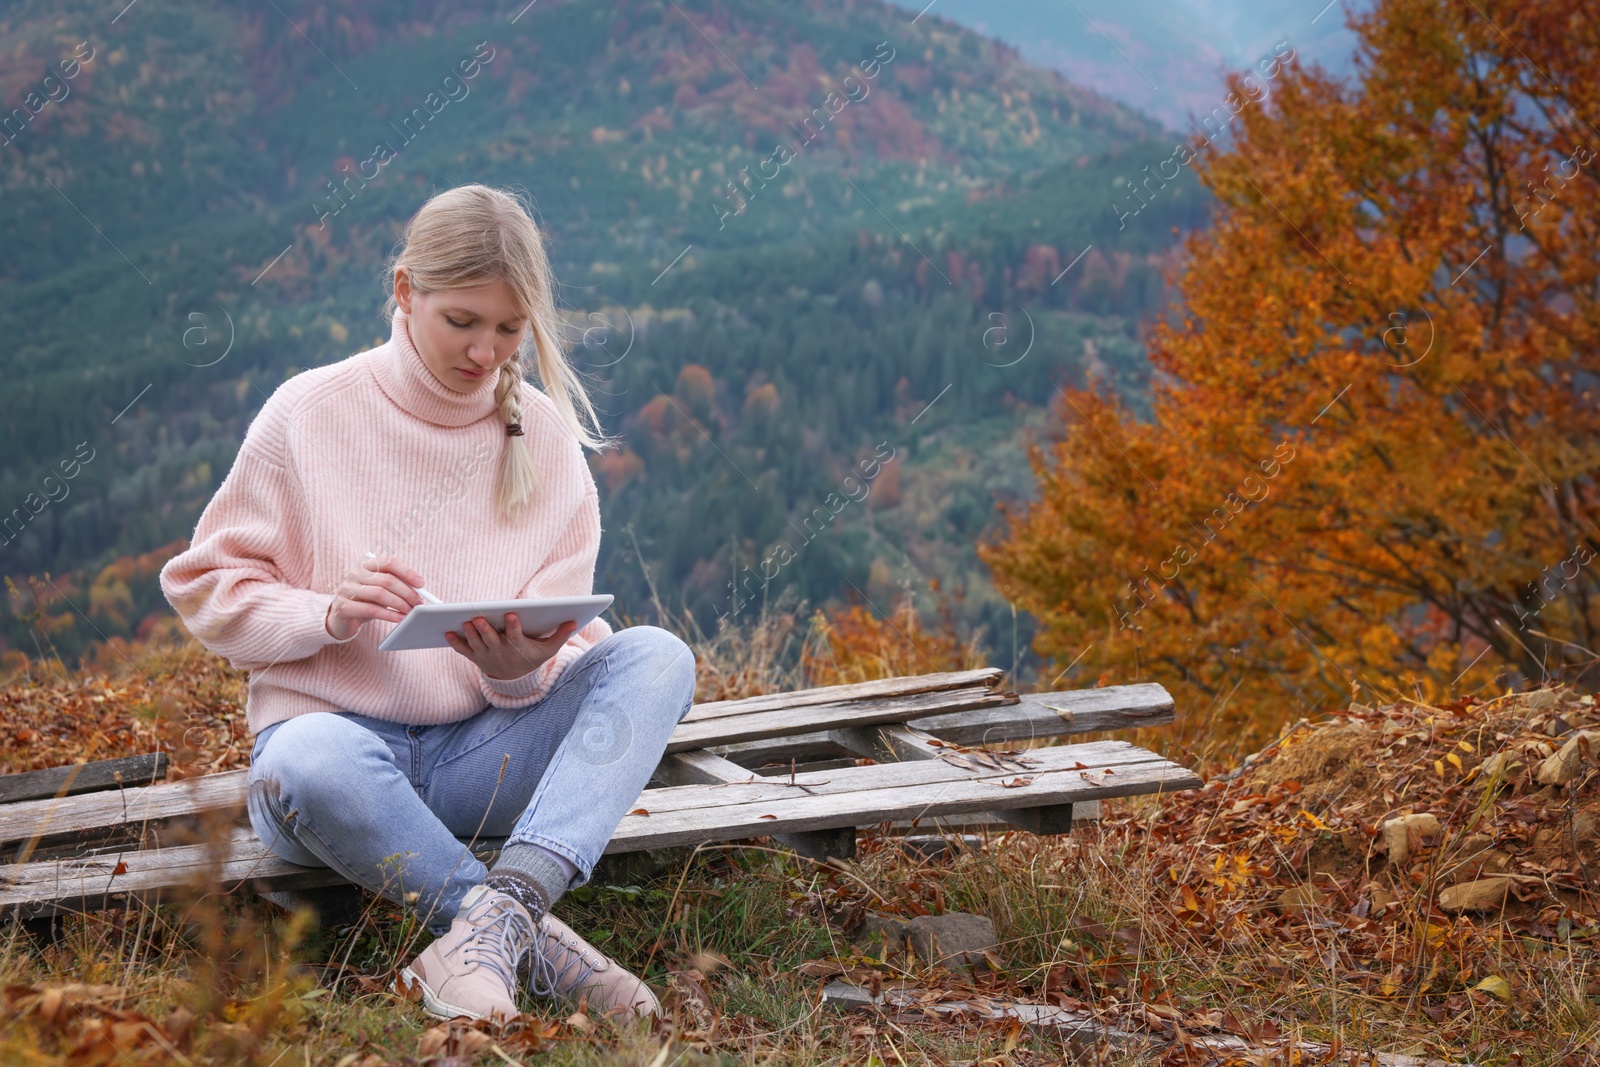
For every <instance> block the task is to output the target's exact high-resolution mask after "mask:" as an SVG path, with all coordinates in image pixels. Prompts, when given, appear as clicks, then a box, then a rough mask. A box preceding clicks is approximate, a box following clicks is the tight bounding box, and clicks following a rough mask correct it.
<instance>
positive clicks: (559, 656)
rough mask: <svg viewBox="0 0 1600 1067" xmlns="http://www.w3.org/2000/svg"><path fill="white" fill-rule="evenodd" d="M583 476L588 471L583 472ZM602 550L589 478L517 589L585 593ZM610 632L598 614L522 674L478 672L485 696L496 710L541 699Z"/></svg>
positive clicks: (532, 593) (537, 593)
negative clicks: (546, 551)
mask: <svg viewBox="0 0 1600 1067" xmlns="http://www.w3.org/2000/svg"><path fill="white" fill-rule="evenodd" d="M585 474H587V469H586V470H585ZM599 554H600V497H599V494H598V493H597V492H596V490H595V488H594V485H593V482H592V481H591V482H590V486H589V492H588V493H587V494H585V496H584V498H583V503H581V504H579V505H578V509H577V511H576V512H575V513H574V514H573V516H572V519H571V521H569V522H568V523H567V528H566V530H564V531H563V532H562V534H561V537H560V539H559V540H557V542H556V544H555V546H554V548H553V549H552V550H551V552H550V558H549V559H548V560H547V561H546V562H545V564H544V566H542V567H540V568H539V570H538V572H537V573H535V574H534V576H533V577H532V578H530V579H528V584H527V585H525V586H524V587H523V588H522V589H521V590H520V591H519V592H518V593H517V597H518V598H519V599H522V598H527V597H533V596H587V595H589V594H590V593H592V592H594V565H595V560H596V558H597V557H598V556H599ZM609 636H611V625H610V624H609V623H607V622H606V621H605V619H603V618H596V619H594V620H592V621H591V622H590V623H589V624H588V625H586V626H584V627H583V628H582V629H580V630H578V631H577V632H576V633H574V634H573V635H572V636H571V637H569V638H567V642H566V644H564V645H562V646H561V648H560V649H559V650H558V651H557V652H556V654H555V655H554V656H551V657H550V658H549V659H547V660H545V661H544V662H543V663H542V664H540V665H539V666H538V667H537V668H535V669H534V670H531V671H529V672H528V673H527V674H524V675H522V676H521V677H520V678H491V677H489V676H488V675H487V674H484V673H483V672H482V671H481V670H480V671H479V672H478V684H479V688H480V689H482V691H483V696H484V699H485V700H487V701H488V702H489V703H490V704H491V705H493V706H494V707H497V708H515V707H522V706H523V705H526V704H533V703H536V702H538V701H540V700H543V699H544V698H545V696H546V695H547V694H548V693H549V692H550V689H551V687H553V686H554V685H555V684H556V679H558V678H560V677H561V673H562V672H563V671H565V670H566V669H567V667H568V666H569V665H570V664H571V663H572V661H573V660H575V659H577V658H578V657H579V656H581V655H583V654H584V652H586V651H588V650H589V649H590V648H592V647H594V646H595V645H597V644H599V643H600V642H601V641H603V640H605V639H606V638H607V637H609Z"/></svg>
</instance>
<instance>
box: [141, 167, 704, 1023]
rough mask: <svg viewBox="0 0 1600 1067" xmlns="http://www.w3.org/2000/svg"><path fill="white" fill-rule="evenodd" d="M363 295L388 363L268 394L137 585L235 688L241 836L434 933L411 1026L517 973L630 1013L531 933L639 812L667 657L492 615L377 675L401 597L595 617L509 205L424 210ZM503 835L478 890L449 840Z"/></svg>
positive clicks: (682, 669)
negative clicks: (332, 875)
mask: <svg viewBox="0 0 1600 1067" xmlns="http://www.w3.org/2000/svg"><path fill="white" fill-rule="evenodd" d="M389 276H390V277H391V278H392V281H393V287H394V292H393V296H392V299H391V300H390V302H389V305H388V313H389V315H390V319H391V334H390V337H389V340H388V341H387V342H386V343H384V344H382V345H380V346H378V347H376V348H373V349H370V350H368V351H365V352H361V353H358V354H357V355H354V356H351V357H350V358H348V359H345V360H342V361H340V362H337V363H333V364H330V365H327V366H322V367H318V368H315V369H313V370H308V371H305V372H304V373H301V374H298V375H296V376H295V377H293V378H291V379H289V380H288V381H286V382H285V383H284V384H282V385H281V386H279V387H278V389H277V390H276V391H275V392H274V393H273V395H272V396H271V397H270V398H269V399H268V400H267V402H266V404H265V405H264V406H263V407H262V409H261V411H260V413H259V414H258V415H257V416H256V417H255V419H254V420H253V421H252V422H251V424H250V428H249V431H248V432H247V433H246V435H245V440H244V443H243V444H242V445H241V447H240V449H239V455H238V458H237V459H236V460H235V461H234V464H233V467H232V469H231V470H230V471H229V472H228V476H227V478H226V479H224V480H223V483H222V485H221V487H220V488H219V489H218V490H217V494H216V496H215V497H214V498H213V499H212V500H211V502H210V504H209V505H207V507H206V510H205V512H204V514H202V515H201V516H200V521H199V524H198V525H197V526H196V528H195V534H194V539H193V541H192V543H191V545H190V547H189V548H188V549H187V550H186V551H184V552H182V553H180V554H179V555H177V556H176V557H174V558H173V559H172V560H170V561H169V562H168V563H167V565H166V566H165V567H164V568H162V571H161V588H162V590H163V592H164V593H165V594H166V596H167V599H168V600H169V601H171V603H172V605H173V607H174V608H175V609H176V610H177V612H178V613H179V614H180V615H181V616H182V618H183V620H184V622H185V623H186V625H187V626H188V628H189V630H190V632H192V633H193V634H194V635H195V636H196V637H197V638H198V639H199V640H200V641H201V642H203V643H204V644H205V645H206V647H208V648H210V649H211V650H212V651H214V652H216V653H218V654H220V655H223V656H226V657H228V659H229V660H230V661H231V662H232V663H233V664H234V666H236V667H239V668H243V669H248V670H249V671H250V688H249V700H248V704H247V709H246V711H247V719H248V722H249V725H250V729H251V732H252V734H253V735H254V746H253V748H252V751H251V754H250V758H251V768H250V774H249V790H248V805H247V806H248V809H249V814H250V822H251V824H252V825H253V826H254V828H255V831H256V833H257V835H258V836H259V837H260V838H261V840H262V841H263V842H264V843H265V844H266V845H267V847H268V848H269V849H270V850H271V851H272V852H273V853H275V854H276V855H278V856H280V857H282V858H283V859H286V860H288V861H290V862H291V863H297V864H302V865H304V866H307V867H316V866H326V867H331V868H333V869H334V870H336V871H338V872H339V873H340V874H341V875H343V876H344V877H345V878H347V879H349V880H350V881H352V882H356V883H358V884H360V885H363V886H366V887H367V888H368V889H371V890H372V891H373V892H375V893H379V894H381V895H382V896H384V897H387V898H388V899H390V900H393V901H396V902H398V903H402V904H407V905H411V906H413V907H414V908H415V909H416V911H417V913H418V915H419V916H420V917H421V919H422V920H423V922H424V923H425V924H426V925H427V927H428V928H429V930H430V931H432V932H433V933H436V934H439V935H440V936H439V937H438V939H437V940H435V941H434V942H433V943H432V944H430V945H429V946H428V947H427V948H426V949H424V950H423V951H422V952H421V953H420V954H419V955H418V956H417V957H416V958H415V959H414V960H412V961H411V962H410V963H409V964H408V965H407V966H406V967H405V968H404V969H403V971H402V972H401V977H402V979H403V981H404V982H406V983H408V984H409V985H411V986H412V987H413V988H416V989H419V990H420V992H421V994H422V1002H423V1004H424V1006H425V1007H426V1008H427V1010H428V1011H429V1012H430V1013H431V1014H433V1015H436V1016H439V1017H443V1018H449V1017H452V1016H457V1015H465V1016H468V1017H471V1018H487V1017H497V1018H502V1019H503V1018H510V1017H514V1016H515V1015H516V1014H517V1008H516V994H517V966H518V962H519V960H520V959H521V958H522V957H523V956H524V955H527V956H528V957H529V959H530V963H531V967H530V971H531V976H532V987H533V991H534V992H535V993H536V994H539V995H550V994H556V995H561V996H564V997H568V998H574V997H577V996H578V995H580V994H587V996H588V1004H589V1006H590V1007H591V1009H595V1010H600V1011H609V1010H612V1009H617V1013H618V1014H620V1015H626V1014H629V1013H633V1014H637V1015H647V1014H652V1013H654V1012H656V1011H658V1010H659V1007H660V1005H659V1003H658V1002H657V1000H656V998H655V996H654V995H653V994H652V993H651V992H650V990H649V989H648V988H647V987H646V986H645V985H644V983H643V982H641V981H640V980H639V979H638V978H636V977H634V976H633V975H631V974H629V973H628V972H627V971H625V970H624V969H623V968H622V967H620V966H618V965H617V964H616V963H615V961H613V960H611V959H609V958H608V957H606V956H605V955H603V954H602V953H600V952H598V951H597V950H596V949H594V948H593V947H591V946H590V945H588V944H587V943H586V942H584V941H583V940H582V939H581V938H579V937H578V935H577V934H575V933H573V932H572V930H570V929H569V928H568V927H567V926H566V925H564V924H563V923H562V922H560V920H558V919H556V918H555V917H554V916H553V915H551V914H550V911H549V909H550V907H551V906H552V905H553V904H554V903H555V902H556V900H557V898H559V897H560V896H561V894H562V893H563V892H565V891H566V890H567V889H569V888H573V887H575V886H579V885H582V884H584V883H585V882H586V881H588V879H589V876H590V873H591V871H592V869H593V866H594V863H595V861H596V860H598V859H599V857H600V854H601V852H602V851H603V850H604V848H605V845H606V843H607V841H609V840H610V838H611V835H612V834H613V833H614V832H615V831H616V827H617V824H618V823H619V822H620V821H621V820H622V816H623V814H624V813H625V812H627V811H628V809H629V808H631V807H632V806H633V805H634V803H635V802H636V801H637V799H638V797H639V793H640V791H641V790H642V789H643V788H644V786H645V784H646V782H647V781H648V780H649V778H650V774H651V772H652V771H653V770H654V769H655V767H656V764H657V762H658V761H659V760H660V758H661V754H662V752H663V751H664V750H665V747H666V743H667V738H668V736H669V735H670V734H671V733H672V729H673V727H674V726H676V725H677V724H678V722H679V720H680V719H682V718H683V716H684V715H685V714H686V713H687V712H688V710H689V707H690V704H691V702H692V700H693V696H694V656H693V654H692V653H691V652H690V651H689V649H688V647H687V646H685V645H684V643H683V642H682V641H680V640H678V638H676V637H674V636H673V635H671V634H669V633H667V632H666V631H665V630H661V629H658V628H656V627H652V626H635V627H629V628H627V629H623V630H619V631H617V632H615V633H613V632H612V630H611V627H610V626H608V625H607V624H606V622H605V621H604V620H603V619H596V620H594V621H593V622H591V623H589V624H588V625H587V626H585V627H583V629H582V630H579V631H577V632H574V628H573V625H572V624H571V623H566V624H563V625H562V626H561V627H560V628H558V629H557V630H556V631H555V632H554V633H552V634H550V635H547V636H545V637H544V638H543V639H535V638H528V637H525V636H523V634H522V628H521V626H520V625H519V624H518V623H517V620H516V618H515V616H512V615H508V616H507V617H506V618H505V619H504V620H488V619H485V618H483V617H482V616H480V617H478V618H477V619H474V620H473V621H472V622H470V623H468V624H467V626H466V627H465V628H464V629H465V632H464V633H460V634H451V635H449V637H448V638H447V640H448V641H449V643H450V647H449V648H440V649H426V650H417V651H410V652H394V653H381V652H379V651H378V650H377V648H378V643H379V642H380V641H381V640H382V639H383V637H384V636H385V635H386V634H387V633H389V632H390V631H391V630H392V629H393V628H394V626H395V625H396V624H398V623H399V622H400V620H402V619H403V618H405V616H406V613H407V612H408V611H409V610H410V609H411V608H412V607H414V606H415V605H417V604H419V603H421V602H422V598H421V597H420V596H419V595H418V592H417V590H418V589H419V588H422V587H423V586H424V584H426V587H427V588H428V589H429V590H430V591H432V592H434V593H436V594H437V595H439V597H440V598H441V599H443V600H446V601H470V600H490V599H506V598H512V597H516V598H522V597H533V596H572V595H579V594H587V593H591V592H593V589H592V584H593V581H594V565H595V557H596V554H597V552H598V551H599V541H600V511H599V502H598V496H597V493H596V489H595V484H594V479H593V478H592V476H591V475H590V473H589V468H588V465H587V464H586V462H585V460H584V455H583V446H586V445H587V446H589V447H594V448H603V447H605V446H606V444H607V442H606V441H605V440H604V439H603V438H601V437H600V436H599V435H598V434H596V433H594V432H591V427H593V426H595V425H596V424H597V422H598V420H597V418H596V416H595V412H594V408H593V407H592V405H591V404H590V402H589V400H588V397H587V396H586V395H585V394H584V391H583V387H582V383H581V381H580V380H579V378H578V375H577V373H576V372H575V371H574V370H573V369H572V368H571V367H570V366H569V365H568V363H567V362H566V359H565V356H564V354H563V352H562V349H561V347H560V344H559V342H558V339H557V330H558V328H559V326H560V323H559V321H558V319H557V318H556V313H555V303H554V297H553V292H554V277H553V275H552V272H551V269H550V265H549V261H548V259H547V257H546V254H545V249H544V244H543V238H542V235H541V234H540V232H539V229H538V227H537V226H536V225H535V223H534V221H533V219H532V218H531V217H530V215H529V214H528V213H527V211H526V210H525V209H524V208H523V206H522V204H521V202H520V201H519V200H517V199H516V198H515V197H513V196H511V195H509V194H507V193H505V192H502V191H500V190H497V189H491V188H487V187H485V186H482V185H466V186H462V187H460V188H456V189H451V190H448V191H446V192H443V193H440V194H439V195H437V196H435V197H433V198H432V199H431V200H429V201H428V202H427V203H426V204H425V205H424V206H423V207H422V209H421V210H420V211H419V212H418V213H417V215H416V217H415V218H413V219H412V220H411V222H410V223H409V224H408V226H407V228H406V234H405V238H404V242H403V249H402V251H401V252H400V253H399V254H398V255H397V256H396V257H395V259H394V261H393V262H392V263H391V264H390V267H389ZM530 353H531V355H532V358H533V359H536V360H537V367H538V373H539V379H540V382H541V384H542V385H543V390H542V391H541V390H540V389H536V388H534V387H533V386H532V385H531V384H529V383H528V382H526V381H524V379H523V373H524V360H525V359H527V358H528V356H529V354H530ZM580 409H581V414H580ZM490 460H497V461H498V462H497V463H490V462H489V461H490ZM491 621H492V622H493V623H495V624H497V625H491ZM502 629H503V630H504V635H502V634H501V632H500V631H501V630H502ZM501 836H503V837H506V838H507V841H506V844H505V846H504V847H503V848H502V849H501V851H500V853H499V855H498V857H497V858H496V859H495V863H494V866H493V868H492V869H491V868H489V867H486V866H485V865H484V864H483V863H482V862H481V861H480V860H478V859H477V858H476V857H475V856H474V855H473V854H472V853H471V852H470V851H469V850H468V848H467V846H466V845H465V844H464V843H463V840H462V839H467V840H469V841H470V840H471V839H476V838H479V837H501Z"/></svg>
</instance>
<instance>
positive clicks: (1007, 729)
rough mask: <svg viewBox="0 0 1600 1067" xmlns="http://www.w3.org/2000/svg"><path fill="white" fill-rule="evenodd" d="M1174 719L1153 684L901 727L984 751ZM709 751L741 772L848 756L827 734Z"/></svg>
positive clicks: (1031, 698)
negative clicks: (777, 762) (992, 746)
mask: <svg viewBox="0 0 1600 1067" xmlns="http://www.w3.org/2000/svg"><path fill="white" fill-rule="evenodd" d="M1173 717H1174V713H1173V702H1172V694H1170V693H1168V692H1167V690H1166V689H1165V688H1164V687H1162V686H1160V685H1157V684H1155V683H1153V682H1141V683H1139V684H1137V685H1108V686H1105V687H1103V688H1100V689H1076V690H1071V691H1068V692H1062V693H1024V694H1023V695H1022V696H1021V697H1019V698H1018V699H1017V700H1016V701H1013V702H1011V706H1009V707H1006V708H1003V709H1002V708H985V709H982V710H979V711H957V712H945V713H936V714H930V715H926V716H917V717H915V718H907V719H906V720H904V721H906V722H907V723H909V724H910V725H912V726H914V727H915V728H916V729H918V730H920V731H922V732H923V733H927V734H932V735H933V736H934V737H937V738H939V739H940V740H941V741H953V742H955V743H956V744H962V745H986V744H1015V743H1019V742H1028V741H1039V740H1045V739H1049V738H1056V737H1069V736H1072V735H1074V734H1086V733H1102V732H1106V731H1111V730H1126V729H1133V728H1135V727H1141V726H1165V725H1166V724H1168V723H1170V722H1172V721H1173ZM709 746H710V747H712V748H713V749H714V750H715V751H716V752H717V753H718V754H720V755H722V756H726V757H727V758H728V759H730V760H732V761H733V762H735V763H737V764H739V765H741V766H744V767H760V766H762V765H763V764H766V763H769V762H771V761H774V760H780V759H781V760H788V759H790V758H793V759H796V760H798V761H800V762H802V763H805V762H811V761H817V760H825V759H832V758H834V757H836V756H841V755H844V754H845V752H846V750H845V749H844V748H842V747H841V746H840V745H838V744H837V743H836V742H834V741H833V740H832V739H831V738H829V737H828V733H827V731H826V730H812V731H809V732H806V733H797V734H793V735H789V736H785V737H782V738H776V739H772V740H758V741H744V742H739V743H735V744H717V743H715V742H711V743H709Z"/></svg>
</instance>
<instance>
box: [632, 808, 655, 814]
mask: <svg viewBox="0 0 1600 1067" xmlns="http://www.w3.org/2000/svg"><path fill="white" fill-rule="evenodd" d="M628 814H629V815H649V814H650V812H649V811H648V810H647V809H645V808H634V809H633V810H632V811H630V812H628Z"/></svg>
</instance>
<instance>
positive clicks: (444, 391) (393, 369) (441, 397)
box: [372, 308, 500, 426]
mask: <svg viewBox="0 0 1600 1067" xmlns="http://www.w3.org/2000/svg"><path fill="white" fill-rule="evenodd" d="M372 373H373V375H374V376H375V377H376V378H377V379H378V385H379V386H380V387H381V388H382V389H383V391H384V393H385V394H386V395H387V396H388V397H389V399H390V400H393V401H394V402H395V403H396V404H398V405H399V406H400V407H401V408H403V409H405V410H406V411H408V412H410V413H411V414H413V415H415V416H416V417H417V418H419V419H425V420H426V421H428V422H431V423H434V424H435V425H438V426H467V425H470V424H471V423H474V422H477V421H478V420H479V419H481V418H484V417H485V416H487V415H489V414H491V413H493V412H494V411H495V410H496V407H497V405H496V404H495V402H494V391H495V386H496V385H497V384H498V383H499V381H500V371H499V370H498V369H496V370H495V372H494V373H493V374H491V375H488V376H487V377H485V378H484V380H483V381H482V382H480V383H479V385H478V387H477V388H476V389H474V390H472V391H471V392H470V393H458V392H456V391H455V390H454V389H451V388H450V387H449V386H447V385H445V384H444V383H443V382H441V381H440V380H439V379H438V378H435V377H434V376H433V371H431V370H429V369H428V365H427V364H426V363H424V362H423V361H422V353H420V352H418V351H417V348H416V345H414V344H412V343H411V331H410V329H409V327H408V326H407V324H406V313H405V312H404V311H402V310H400V309H399V308H395V311H394V317H393V319H392V320H391V321H390V327H389V340H388V342H387V343H386V344H383V345H380V346H379V347H378V348H376V349H374V355H373V360H372Z"/></svg>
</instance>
